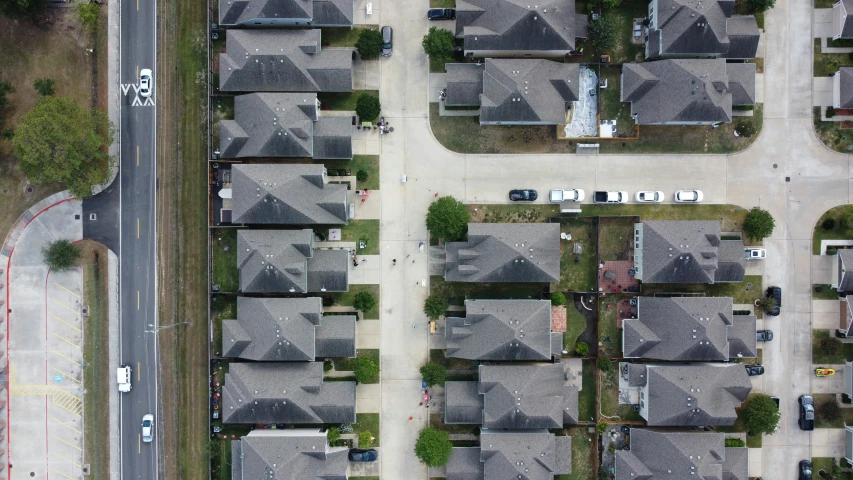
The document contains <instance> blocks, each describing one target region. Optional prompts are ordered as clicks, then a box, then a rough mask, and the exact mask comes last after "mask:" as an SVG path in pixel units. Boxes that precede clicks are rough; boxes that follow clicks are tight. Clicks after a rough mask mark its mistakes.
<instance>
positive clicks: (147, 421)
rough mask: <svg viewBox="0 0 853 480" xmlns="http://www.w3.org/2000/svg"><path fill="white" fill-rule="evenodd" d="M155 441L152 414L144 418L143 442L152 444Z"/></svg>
mask: <svg viewBox="0 0 853 480" xmlns="http://www.w3.org/2000/svg"><path fill="white" fill-rule="evenodd" d="M151 440H154V415H151V414H150V413H149V414H147V415H144V416H143V417H142V441H143V442H145V443H151Z"/></svg>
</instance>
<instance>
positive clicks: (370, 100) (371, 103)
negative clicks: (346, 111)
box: [355, 93, 382, 122]
mask: <svg viewBox="0 0 853 480" xmlns="http://www.w3.org/2000/svg"><path fill="white" fill-rule="evenodd" d="M381 110H382V106H381V105H379V99H378V98H377V97H374V96H373V95H371V94H369V93H362V94H361V95H359V96H358V99H357V100H356V101H355V114H356V115H358V118H359V120H360V121H362V122H372V121H374V120H376V117H378V116H379V112H380V111H381Z"/></svg>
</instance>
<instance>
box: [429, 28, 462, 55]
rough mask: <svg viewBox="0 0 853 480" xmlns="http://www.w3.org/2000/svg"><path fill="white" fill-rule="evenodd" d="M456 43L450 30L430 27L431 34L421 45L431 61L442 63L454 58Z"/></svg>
mask: <svg viewBox="0 0 853 480" xmlns="http://www.w3.org/2000/svg"><path fill="white" fill-rule="evenodd" d="M454 41H455V38H454V36H453V32H451V31H450V30H445V29H443V28H438V27H430V28H429V32H427V34H426V35H424V38H423V40H421V45H422V46H423V47H424V52H426V54H427V56H428V57H429V59H430V60H432V61H438V62H440V61H442V60H448V59H450V57H452V56H453V42H454Z"/></svg>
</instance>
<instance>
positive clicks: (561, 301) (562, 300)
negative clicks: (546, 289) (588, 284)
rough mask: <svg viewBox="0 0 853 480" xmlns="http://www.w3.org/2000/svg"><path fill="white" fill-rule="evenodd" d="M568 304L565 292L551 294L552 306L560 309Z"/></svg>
mask: <svg viewBox="0 0 853 480" xmlns="http://www.w3.org/2000/svg"><path fill="white" fill-rule="evenodd" d="M565 304H566V296H565V295H563V292H551V305H553V306H555V307H559V306H561V305H565Z"/></svg>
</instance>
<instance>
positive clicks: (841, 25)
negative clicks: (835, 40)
mask: <svg viewBox="0 0 853 480" xmlns="http://www.w3.org/2000/svg"><path fill="white" fill-rule="evenodd" d="M838 3H840V4H841V5H840V6H841V7H842V8H843V9H844V14H842V13H841V10H840V9H839V11H838V12H836V11H835V7H833V16H834V17H835V16H837V17H838V18H837V19H833V33H834V34H836V35H838V34H841V37H840V38H853V15H851V14H853V0H841V1H840V2H836V4H838Z"/></svg>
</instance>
